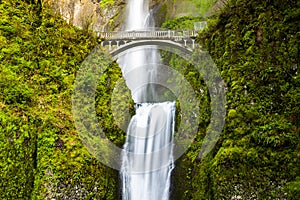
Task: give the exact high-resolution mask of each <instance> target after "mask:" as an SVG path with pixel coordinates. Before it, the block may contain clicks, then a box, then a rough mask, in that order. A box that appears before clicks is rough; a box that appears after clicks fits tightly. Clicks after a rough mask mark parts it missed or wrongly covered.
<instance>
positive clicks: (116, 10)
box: [43, 0, 125, 31]
mask: <svg viewBox="0 0 300 200" xmlns="http://www.w3.org/2000/svg"><path fill="white" fill-rule="evenodd" d="M43 5H44V6H50V7H51V8H52V9H53V10H54V12H56V13H59V14H60V15H62V16H63V18H64V19H65V20H66V21H67V22H68V23H70V24H73V25H75V26H77V27H79V28H82V29H86V30H95V31H110V30H116V29H119V28H120V25H121V24H122V20H121V19H122V17H120V16H122V14H123V10H124V9H123V8H124V5H125V0H44V2H43Z"/></svg>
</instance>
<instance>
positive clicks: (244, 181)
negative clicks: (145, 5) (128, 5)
mask: <svg viewBox="0 0 300 200" xmlns="http://www.w3.org/2000/svg"><path fill="white" fill-rule="evenodd" d="M299 14H300V4H299V2H297V1H292V0H290V1H259V0H257V1H246V0H245V1H244V0H239V1H235V0H233V1H230V2H228V3H227V4H226V6H225V7H224V8H223V9H222V11H221V13H220V15H219V16H216V17H214V18H211V19H209V22H210V23H209V28H208V30H206V31H203V32H201V34H200V37H199V38H198V41H199V42H200V43H201V44H202V45H203V47H204V48H205V49H206V50H208V51H209V52H210V55H211V56H212V58H213V59H214V61H215V63H216V65H217V66H218V68H219V70H220V72H221V76H222V78H223V80H224V81H225V84H226V91H227V118H226V124H225V127H224V131H223V132H222V135H221V138H220V139H219V141H218V143H217V146H216V147H215V149H214V150H213V152H211V153H210V154H209V155H208V156H207V157H205V158H203V159H201V160H200V162H197V159H196V158H197V154H198V153H199V150H200V147H201V146H200V145H201V142H198V143H195V144H193V145H192V146H191V148H190V151H189V152H187V153H186V155H185V156H183V157H182V159H180V160H179V161H177V168H176V169H175V173H174V176H173V179H174V182H173V183H174V187H173V199H195V200H196V199H197V200H198V199H299V198H300V197H299V194H300V193H299V188H300V187H299V186H300V182H299V179H300V178H299V177H300V171H299V169H300V168H299V166H300V154H299V152H300V140H299V137H300V135H299V133H300V124H299V119H300V110H299V108H300V104H299V102H300V96H299V94H300V90H299V86H300V82H299V81H300V79H299V78H300V77H299V37H300V35H299V24H298V22H297V19H298V18H299ZM189 20H190V19H188V18H185V19H184V18H181V19H178V20H173V21H169V22H167V23H165V24H164V25H165V26H166V27H168V28H172V26H174V27H180V26H182V25H183V26H184V24H185V23H186V22H187V21H189ZM198 137H199V138H200V141H201V132H200V133H199V136H198ZM198 141H199V140H198Z"/></svg>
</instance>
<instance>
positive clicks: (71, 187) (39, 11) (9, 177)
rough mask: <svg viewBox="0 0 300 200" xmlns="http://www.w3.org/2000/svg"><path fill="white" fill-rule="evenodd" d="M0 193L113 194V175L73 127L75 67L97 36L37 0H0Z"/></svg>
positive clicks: (43, 196) (18, 196) (21, 196)
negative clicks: (82, 29)
mask: <svg viewBox="0 0 300 200" xmlns="http://www.w3.org/2000/svg"><path fill="white" fill-rule="evenodd" d="M0 13H1V16H2V17H1V19H0V21H1V25H0V40H1V43H2V44H3V46H1V52H0V61H1V62H0V63H1V64H0V65H1V66H0V72H1V73H0V148H1V152H0V163H1V164H0V168H1V175H0V176H1V178H0V198H1V199H53V198H56V199H93V198H96V199H117V198H118V196H119V192H118V191H119V189H118V188H119V185H118V179H119V175H118V172H117V171H114V170H112V169H109V168H107V167H106V166H104V165H102V164H101V163H100V162H99V161H97V160H96V159H95V158H93V156H92V155H91V154H90V153H89V152H88V151H87V149H86V148H85V147H84V146H83V144H82V142H81V140H80V139H79V135H78V133H77V131H76V129H75V127H74V124H73V118H72V102H71V95H72V90H73V83H74V80H75V76H76V72H77V70H78V69H79V68H80V65H81V63H82V62H83V60H84V59H85V57H86V56H87V55H88V54H89V53H90V51H91V50H92V49H93V48H94V47H95V46H96V45H97V39H96V38H95V37H94V36H93V34H92V33H90V32H88V31H81V30H79V29H77V28H75V27H73V26H71V25H69V24H67V23H66V22H65V21H64V20H63V19H62V18H61V17H59V16H57V15H55V14H53V12H51V11H50V10H49V9H47V7H42V5H40V4H39V1H28V3H27V2H25V1H15V0H4V1H1V4H0Z"/></svg>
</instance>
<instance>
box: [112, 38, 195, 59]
mask: <svg viewBox="0 0 300 200" xmlns="http://www.w3.org/2000/svg"><path fill="white" fill-rule="evenodd" d="M152 45H157V46H158V49H162V50H167V51H171V52H173V53H177V54H179V55H181V56H182V57H183V58H185V59H189V58H190V57H191V55H192V53H193V50H192V49H190V48H189V47H187V46H184V45H182V44H179V43H177V42H174V41H171V40H137V41H132V42H129V43H127V44H124V45H121V46H119V47H118V48H116V49H113V50H112V51H110V54H111V55H112V56H113V58H114V60H117V59H118V58H119V57H120V56H121V55H123V54H124V53H126V51H127V50H129V49H131V48H134V47H140V46H152Z"/></svg>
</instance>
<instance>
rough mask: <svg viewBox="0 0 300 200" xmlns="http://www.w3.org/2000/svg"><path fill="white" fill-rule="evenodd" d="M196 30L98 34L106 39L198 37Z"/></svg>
mask: <svg viewBox="0 0 300 200" xmlns="http://www.w3.org/2000/svg"><path fill="white" fill-rule="evenodd" d="M197 35H198V34H197V31H194V30H180V31H173V30H166V31H119V32H99V34H98V36H99V37H101V38H103V39H106V40H125V39H129V40H134V39H142V38H147V39H157V38H159V39H180V38H190V37H196V36H197Z"/></svg>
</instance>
